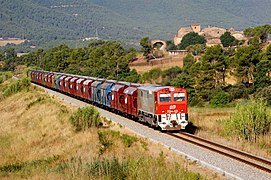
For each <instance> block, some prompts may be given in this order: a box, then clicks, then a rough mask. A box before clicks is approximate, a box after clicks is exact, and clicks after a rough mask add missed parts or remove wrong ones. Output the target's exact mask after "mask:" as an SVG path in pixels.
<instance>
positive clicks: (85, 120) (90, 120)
mask: <svg viewBox="0 0 271 180" xmlns="http://www.w3.org/2000/svg"><path fill="white" fill-rule="evenodd" d="M69 120H70V122H71V124H72V125H73V126H74V128H75V131H81V130H86V129H88V128H90V127H99V126H100V125H101V117H100V114H99V112H98V111H97V110H96V109H94V107H93V106H87V107H84V108H79V109H78V110H77V111H76V112H74V113H73V114H72V115H71V117H70V119H69Z"/></svg>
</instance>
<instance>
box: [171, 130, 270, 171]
mask: <svg viewBox="0 0 271 180" xmlns="http://www.w3.org/2000/svg"><path fill="white" fill-rule="evenodd" d="M167 134H168V135H170V136H173V137H175V138H178V139H181V140H184V141H186V142H189V143H192V144H195V145H197V146H200V147H203V148H205V149H209V150H211V151H214V152H216V153H219V154H222V155H224V156H227V157H230V158H232V159H235V160H238V161H240V162H243V163H245V164H248V165H251V166H253V167H256V168H258V169H261V170H263V171H266V172H268V173H271V168H270V167H266V166H264V165H263V164H265V165H267V166H271V161H269V160H267V159H263V158H261V157H257V156H255V155H252V154H249V153H247V152H243V151H240V150H237V149H233V148H230V147H227V146H224V145H221V144H218V143H215V142H212V141H209V140H206V139H203V138H201V137H198V136H195V135H192V134H189V133H184V132H182V133H180V134H179V135H183V136H186V137H189V138H190V139H188V138H185V137H182V136H179V135H178V134H176V133H170V132H167ZM191 139H193V140H191ZM203 143H205V144H209V145H205V144H203ZM210 145H211V146H214V147H211V146H210ZM220 149H223V150H224V151H223V150H220ZM225 150H226V151H228V152H225ZM229 152H231V153H235V154H238V155H241V156H243V157H246V158H241V157H238V156H237V155H232V154H230V153H229ZM248 159H250V160H248ZM251 159H252V160H254V161H255V162H252V161H251ZM256 161H257V162H258V163H256Z"/></svg>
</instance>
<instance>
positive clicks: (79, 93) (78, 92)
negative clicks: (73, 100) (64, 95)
mask: <svg viewBox="0 0 271 180" xmlns="http://www.w3.org/2000/svg"><path fill="white" fill-rule="evenodd" d="M85 80H86V79H83V78H80V79H78V80H77V81H76V95H77V96H78V97H81V98H83V97H84V95H83V88H84V87H83V83H84V81H85Z"/></svg>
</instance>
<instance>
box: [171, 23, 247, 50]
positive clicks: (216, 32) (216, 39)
mask: <svg viewBox="0 0 271 180" xmlns="http://www.w3.org/2000/svg"><path fill="white" fill-rule="evenodd" d="M191 32H195V33H198V34H199V35H201V36H203V37H205V39H206V41H207V43H206V45H207V46H213V45H221V41H220V36H221V35H223V34H224V33H225V32H230V33H231V35H232V36H234V37H235V38H236V39H237V40H246V38H245V36H244V34H243V32H240V31H235V30H234V29H233V28H230V29H224V28H220V27H207V28H203V29H201V26H200V24H192V25H190V26H189V27H181V28H180V29H179V30H178V31H177V33H176V34H175V35H174V38H173V42H174V44H175V45H178V44H180V43H181V41H182V38H183V37H184V36H185V35H186V34H188V33H191Z"/></svg>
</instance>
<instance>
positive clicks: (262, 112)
mask: <svg viewBox="0 0 271 180" xmlns="http://www.w3.org/2000/svg"><path fill="white" fill-rule="evenodd" d="M270 125H271V116H270V114H269V113H268V112H267V106H266V102H265V101H263V100H250V101H246V102H243V103H239V104H237V106H236V109H235V112H234V114H233V115H232V116H231V117H230V119H228V120H226V121H225V124H224V129H225V133H226V135H228V136H238V137H239V138H241V139H245V140H248V141H252V142H255V141H256V140H257V138H258V136H260V135H265V134H267V133H269V132H270Z"/></svg>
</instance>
